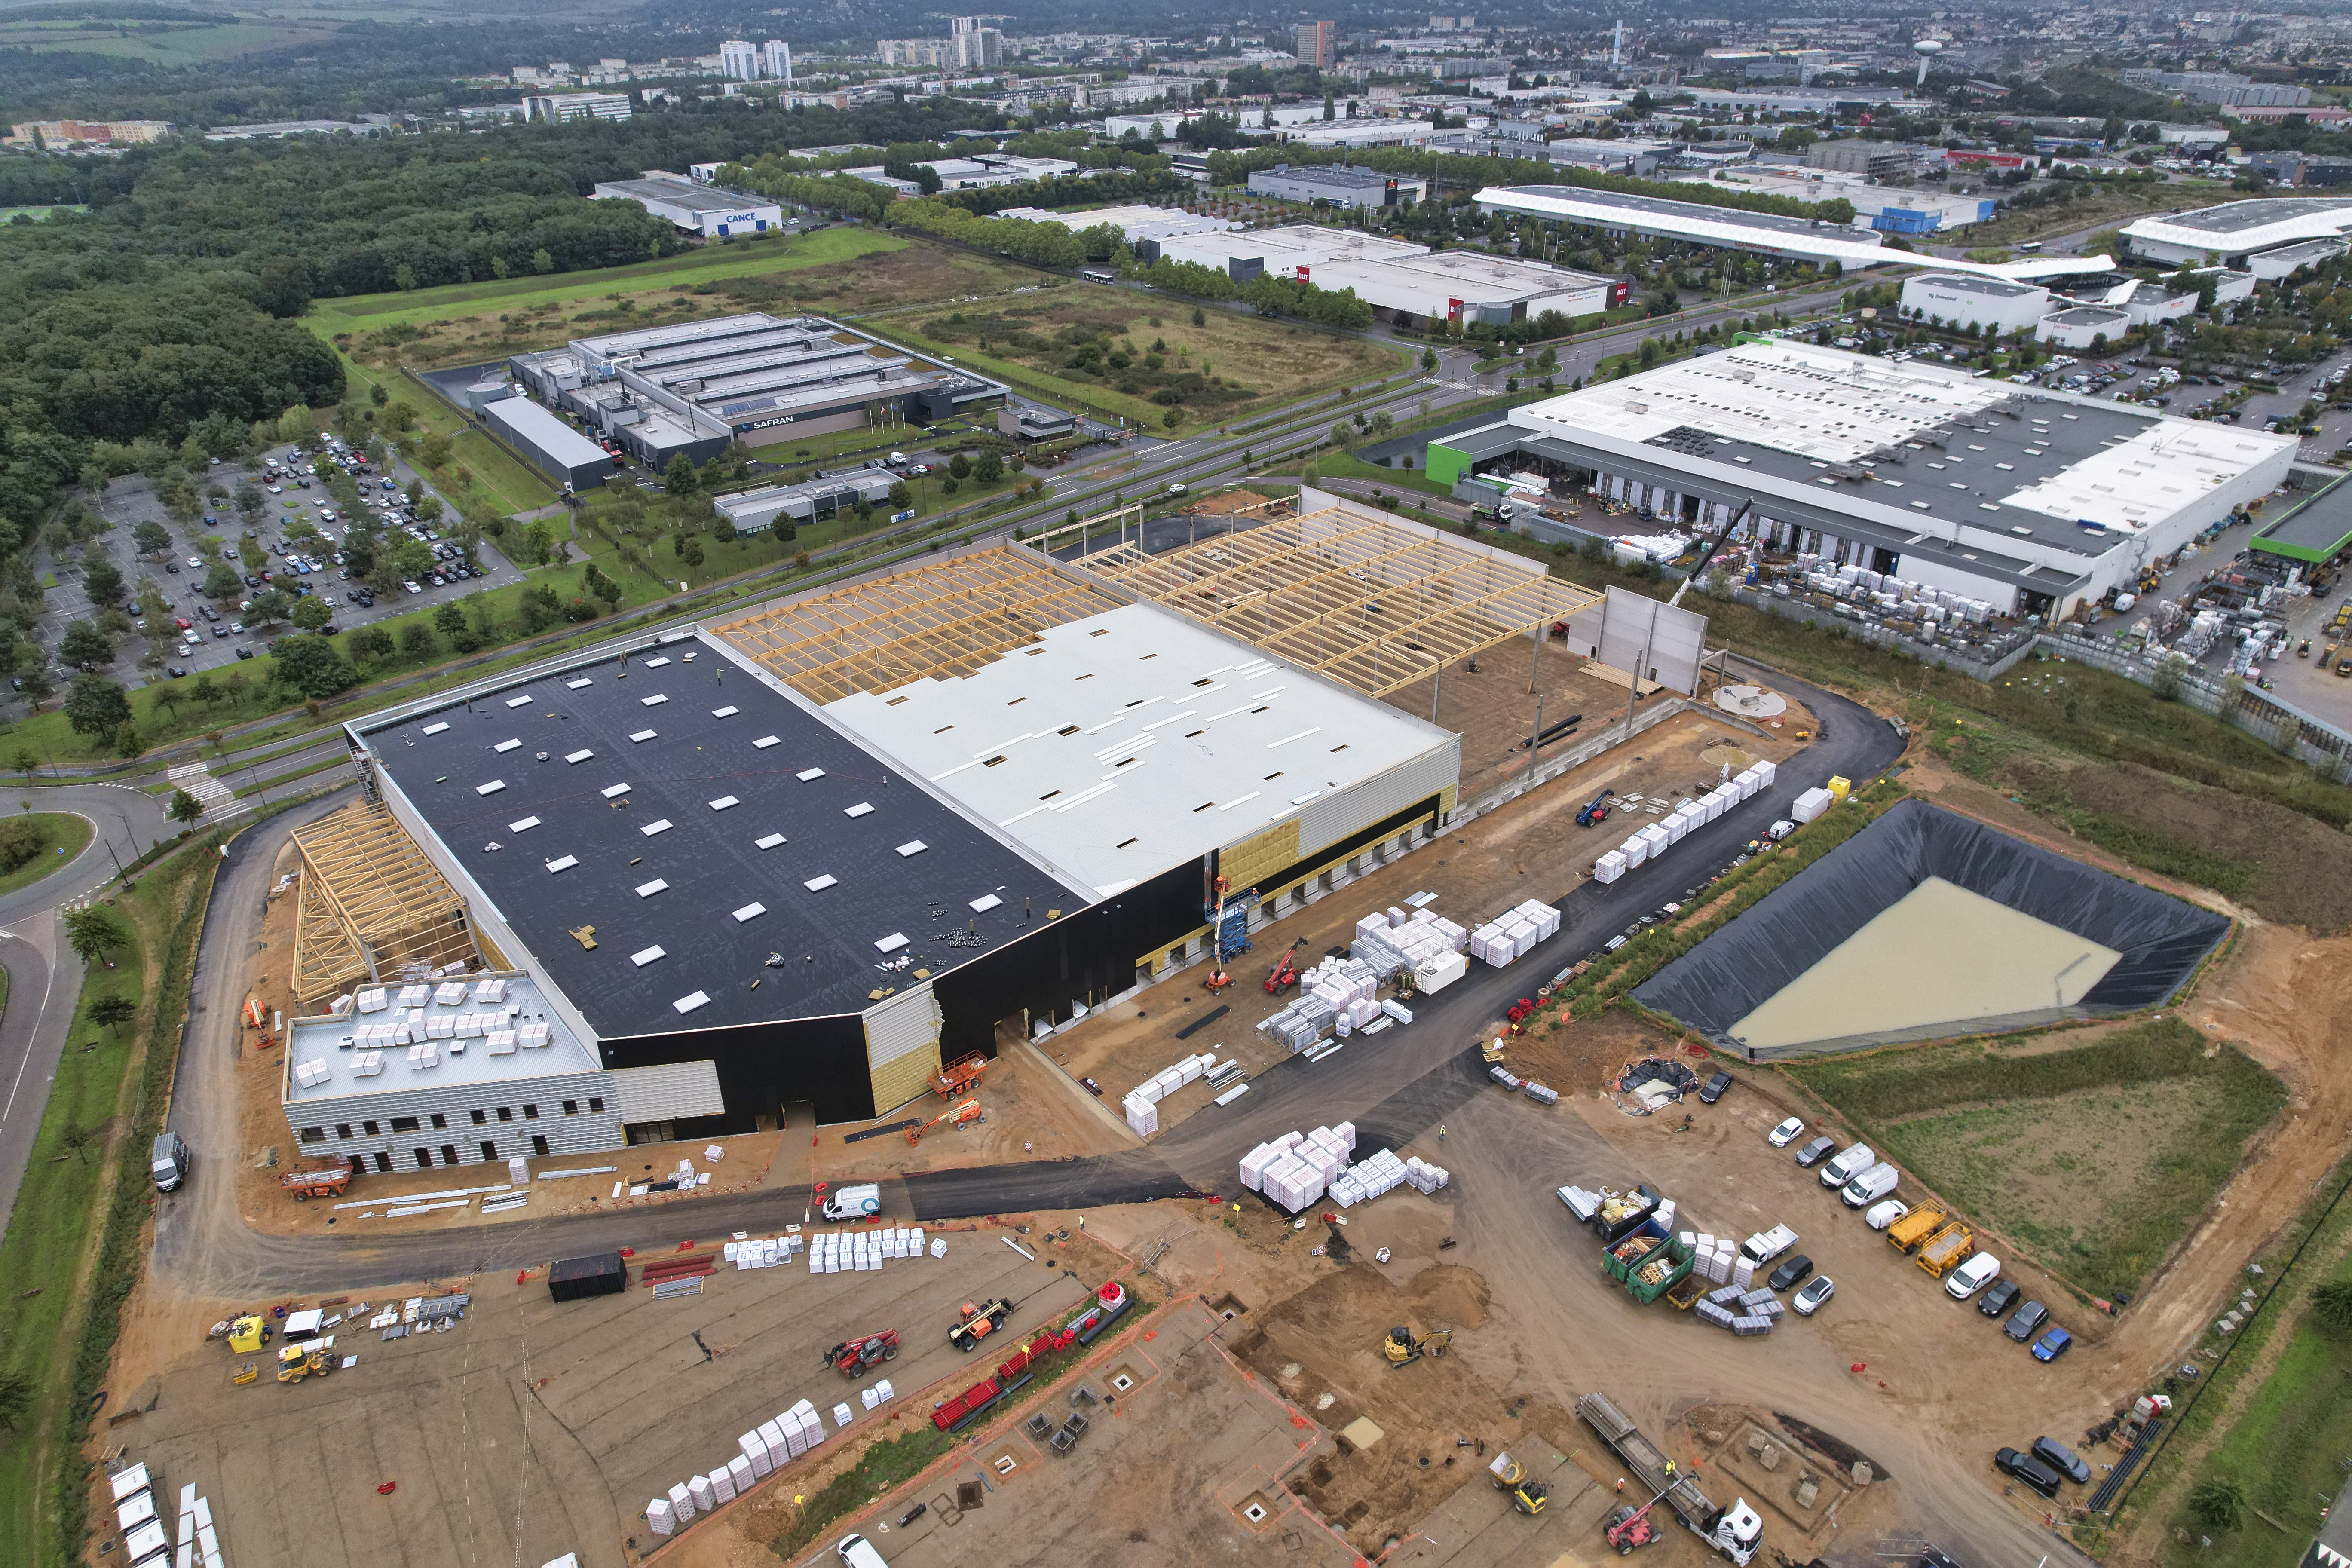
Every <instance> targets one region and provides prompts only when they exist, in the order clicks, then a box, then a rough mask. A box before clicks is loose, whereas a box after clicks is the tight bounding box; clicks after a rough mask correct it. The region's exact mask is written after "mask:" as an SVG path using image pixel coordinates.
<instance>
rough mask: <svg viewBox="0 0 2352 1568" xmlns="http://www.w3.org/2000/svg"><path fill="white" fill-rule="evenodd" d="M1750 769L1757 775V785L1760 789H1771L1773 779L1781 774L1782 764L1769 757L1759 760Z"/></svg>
mask: <svg viewBox="0 0 2352 1568" xmlns="http://www.w3.org/2000/svg"><path fill="white" fill-rule="evenodd" d="M1748 772H1749V773H1754V774H1755V775H1756V787H1757V788H1759V789H1769V788H1770V787H1771V786H1772V783H1773V781H1774V780H1775V779H1778V778H1779V777H1780V764H1779V763H1775V762H1773V761H1772V760H1771V759H1770V758H1769V757H1767V758H1763V759H1761V760H1759V762H1758V763H1756V765H1755V766H1753V767H1751V768H1749V769H1748Z"/></svg>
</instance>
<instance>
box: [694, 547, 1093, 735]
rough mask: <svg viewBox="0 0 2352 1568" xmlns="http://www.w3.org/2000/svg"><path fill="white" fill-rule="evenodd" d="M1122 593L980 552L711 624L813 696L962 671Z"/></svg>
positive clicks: (1022, 555) (1017, 556)
mask: <svg viewBox="0 0 2352 1568" xmlns="http://www.w3.org/2000/svg"><path fill="white" fill-rule="evenodd" d="M1126 603H1127V601H1126V600H1124V599H1121V598H1118V597H1116V596H1114V595H1111V594H1110V593H1108V592H1107V591H1105V590H1104V589H1103V588H1102V587H1100V586H1099V585H1097V584H1092V583H1087V582H1086V581H1084V580H1082V579H1079V578H1075V577H1071V576H1068V575H1066V574H1063V573H1062V572H1061V571H1059V570H1057V569H1056V568H1055V566H1054V565H1053V564H1052V563H1049V562H1046V561H1044V560H1042V559H1040V558H1038V557H1037V556H1035V555H1034V553H1031V552H1017V553H1016V552H1014V551H1013V550H1011V549H998V550H987V551H980V552H975V553H972V554H970V555H961V556H957V557H955V558H954V559H952V560H949V561H941V562H938V563H933V564H930V565H928V566H922V567H918V568H917V569H915V570H914V571H911V572H903V573H899V574H895V575H893V576H889V577H885V578H881V579H879V580H877V581H875V582H869V583H860V584H856V585H854V586H851V587H847V588H841V589H836V590H835V592H833V593H830V594H825V595H819V596H818V597H816V598H814V599H806V600H802V601H800V602H798V603H794V604H787V605H777V606H775V607H773V608H772V609H767V610H763V611H761V613H759V614H758V615H754V616H745V617H744V618H743V619H741V620H740V621H731V622H730V623H728V624H727V625H725V626H719V627H718V628H716V630H717V632H718V635H719V636H720V637H725V638H726V639H727V640H728V641H730V642H731V643H733V644H734V645H735V646H736V647H739V648H741V649H742V650H743V651H744V652H745V653H747V654H749V655H751V658H755V659H757V660H758V661H759V662H760V663H761V664H763V665H765V666H767V667H768V668H770V669H772V670H773V671H774V672H775V673H776V674H777V676H779V677H780V678H781V679H783V680H784V681H786V682H787V683H789V684H790V685H791V686H792V687H793V689H795V690H797V691H799V692H800V693H801V695H803V697H806V698H808V699H809V700H811V701H814V702H816V703H819V704H823V703H827V702H835V701H838V700H841V699H842V698H845V697H847V696H850V695H852V694H853V693H856V692H860V691H870V692H875V693H877V694H878V693H881V692H886V691H890V690H894V689H897V688H898V687H901V686H905V685H908V684H909V683H910V682H913V681H917V680H920V679H925V678H926V677H934V676H955V677H961V676H966V675H970V674H971V672H972V671H973V670H975V669H977V668H980V667H981V666H982V665H984V664H987V663H989V662H990V661H992V660H993V659H996V658H1002V657H1003V655H1004V654H1005V653H1006V652H1007V651H1009V650H1010V649H1013V648H1016V647H1022V646H1024V645H1025V644H1028V643H1033V642H1035V641H1036V640H1037V638H1038V637H1039V636H1040V634H1042V633H1044V632H1045V630H1046V629H1047V628H1049V627H1053V626H1064V625H1066V624H1067V623H1069V622H1071V621H1077V620H1084V619H1085V618H1086V617H1087V616H1098V615H1101V614H1103V613H1104V612H1106V611H1108V610H1115V609H1118V608H1119V607H1120V606H1121V605H1124V604H1126Z"/></svg>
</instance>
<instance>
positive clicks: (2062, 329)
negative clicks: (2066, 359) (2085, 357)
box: [2033, 305, 2132, 353]
mask: <svg viewBox="0 0 2352 1568" xmlns="http://www.w3.org/2000/svg"><path fill="white" fill-rule="evenodd" d="M2131 327H2132V319H2131V316H2130V315H2129V314H2128V313H2127V312H2126V311H2123V310H2109V309H2108V308H2107V307H2106V306H2105V305H2077V306H2075V307H2074V308H2073V309H2072V310H2053V311H2052V312H2051V313H2050V314H2048V315H2046V316H2044V317H2042V320H2040V321H2036V322H2035V323H2034V325H2033V335H2034V337H2035V339H2036V340H2037V341H2039V342H2045V343H2048V344H2049V345H2050V346H2051V347H2053V348H2060V349H2066V350H2069V351H2071V352H2073V353H2097V352H2099V351H2100V350H2102V349H2105V348H2106V347H2108V346H2109V345H2111V344H2114V343H2116V342H2121V341H2122V340H2123V335H2124V334H2125V333H2126V332H2128V331H2131Z"/></svg>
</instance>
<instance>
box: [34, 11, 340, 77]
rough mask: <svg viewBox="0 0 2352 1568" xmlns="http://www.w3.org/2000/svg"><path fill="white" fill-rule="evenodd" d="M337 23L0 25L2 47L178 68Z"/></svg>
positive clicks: (327, 33) (299, 38) (306, 37)
mask: <svg viewBox="0 0 2352 1568" xmlns="http://www.w3.org/2000/svg"><path fill="white" fill-rule="evenodd" d="M337 30H338V29H336V28H335V27H333V26H325V27H321V26H316V25H311V26H304V25H302V24H300V23H290V24H289V23H278V22H226V23H220V24H216V25H198V26H188V25H186V24H181V23H170V24H166V23H157V22H132V23H128V24H124V25H123V26H120V27H118V26H116V25H114V24H111V23H108V24H105V25H103V30H100V29H99V28H96V27H92V28H89V29H87V30H85V29H83V28H80V27H77V26H75V25H73V24H71V23H56V22H19V23H13V24H7V25H0V48H20V49H28V50H31V51H32V52H34V53H37V54H52V53H58V52H70V53H74V54H87V55H112V56H115V57H116V58H121V59H132V60H143V61H145V62H146V63H148V64H149V65H153V66H161V67H164V68H173V67H181V66H200V65H204V64H205V63H207V62H209V61H213V60H224V59H232V58H236V56H238V55H249V54H254V53H257V52H258V51H260V50H263V49H282V48H287V47H291V46H294V45H299V44H303V43H309V42H315V41H316V40H318V39H320V38H324V37H331V36H332V35H333V34H334V33H335V32H336V31H337Z"/></svg>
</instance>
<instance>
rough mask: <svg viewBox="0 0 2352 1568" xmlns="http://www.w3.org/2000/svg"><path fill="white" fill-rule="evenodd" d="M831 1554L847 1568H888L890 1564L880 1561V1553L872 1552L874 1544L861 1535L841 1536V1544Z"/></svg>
mask: <svg viewBox="0 0 2352 1568" xmlns="http://www.w3.org/2000/svg"><path fill="white" fill-rule="evenodd" d="M833 1554H834V1555H835V1557H838V1558H840V1559H841V1560H842V1562H843V1563H846V1564H847V1565H848V1568H890V1564H889V1563H886V1562H884V1561H883V1560H882V1553H880V1552H877V1551H875V1550H874V1543H873V1542H869V1541H867V1540H866V1537H864V1536H862V1535H845V1536H843V1537H842V1538H841V1544H840V1545H838V1546H836V1547H835V1548H834V1549H833Z"/></svg>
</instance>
